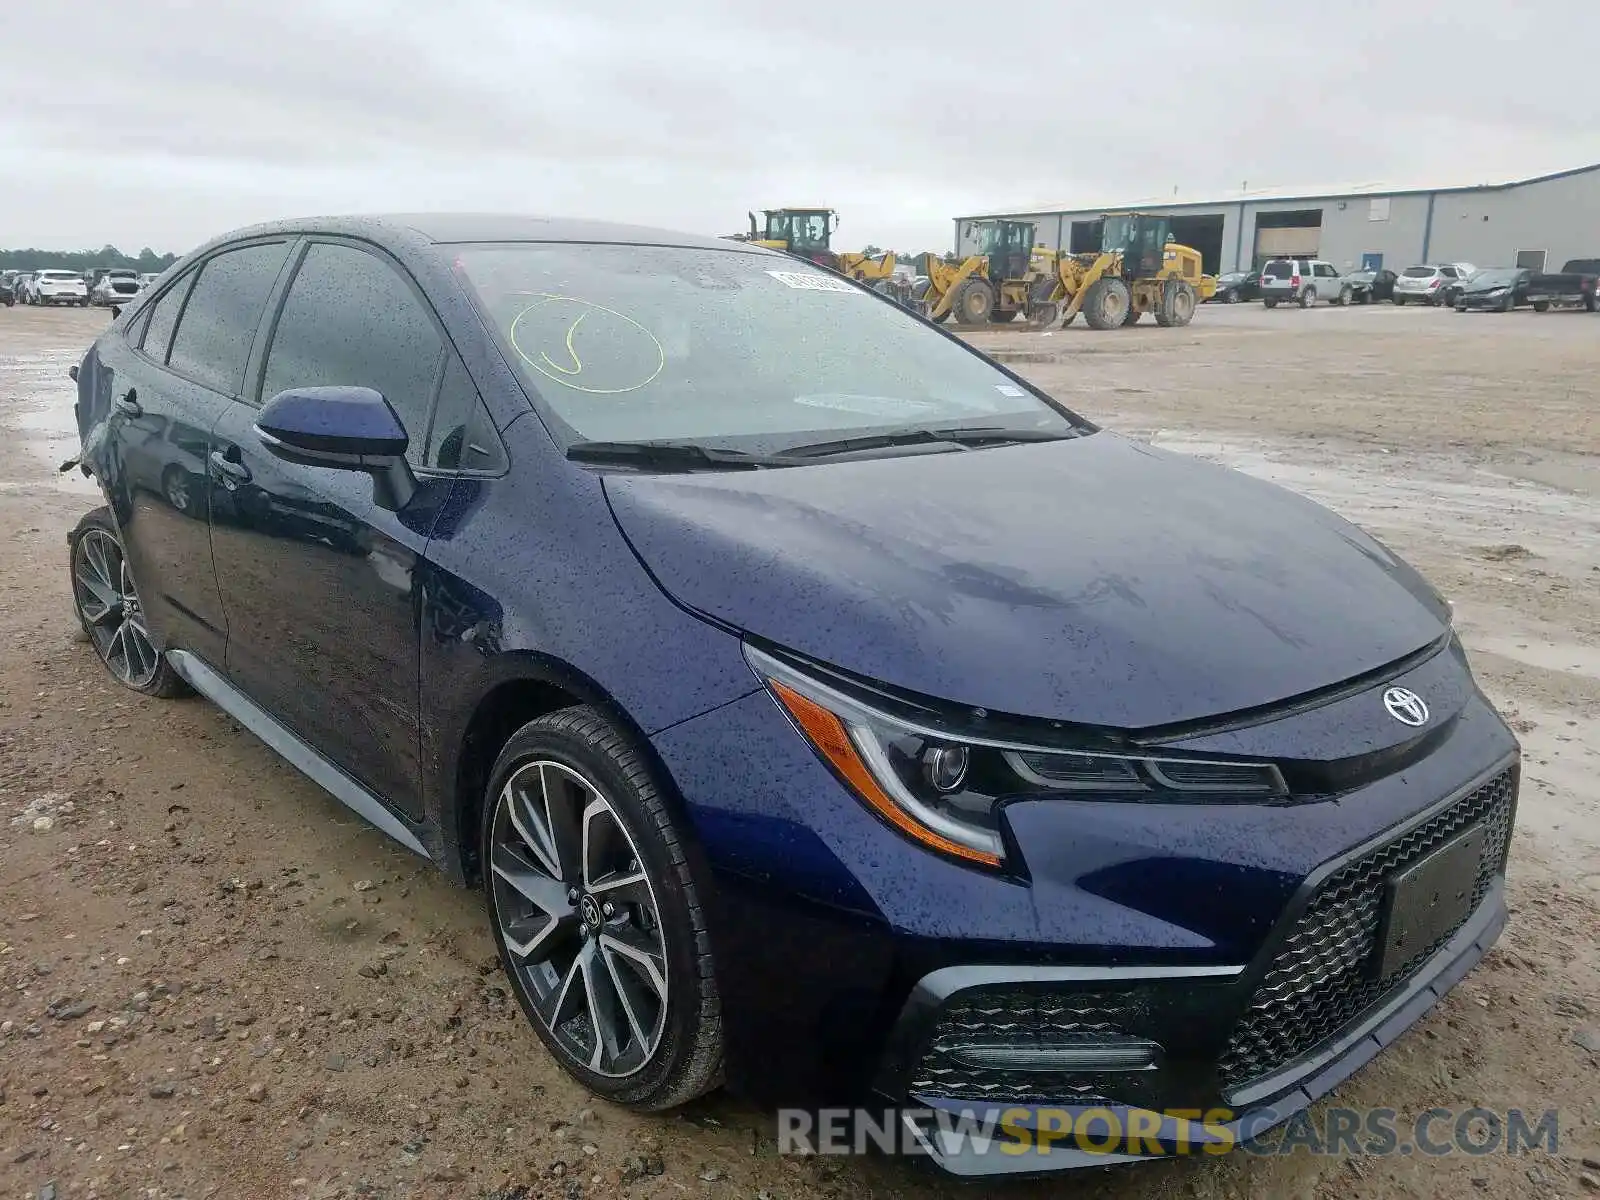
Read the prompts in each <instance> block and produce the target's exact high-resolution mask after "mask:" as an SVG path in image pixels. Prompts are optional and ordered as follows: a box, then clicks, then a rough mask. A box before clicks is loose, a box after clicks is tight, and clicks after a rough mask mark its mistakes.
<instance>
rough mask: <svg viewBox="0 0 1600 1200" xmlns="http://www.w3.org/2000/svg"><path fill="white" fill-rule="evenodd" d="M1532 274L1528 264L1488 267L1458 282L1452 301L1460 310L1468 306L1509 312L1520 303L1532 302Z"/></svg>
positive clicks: (1458, 310) (1468, 307)
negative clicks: (1529, 294) (1529, 281)
mask: <svg viewBox="0 0 1600 1200" xmlns="http://www.w3.org/2000/svg"><path fill="white" fill-rule="evenodd" d="M1532 275H1533V272H1532V271H1529V270H1528V269H1527V268H1526V267H1486V268H1484V269H1483V270H1481V271H1477V272H1474V273H1473V276H1472V278H1471V279H1469V280H1467V281H1466V282H1465V283H1462V284H1460V285H1458V286H1459V290H1458V291H1457V292H1456V294H1455V297H1454V299H1453V300H1452V301H1451V304H1452V306H1453V307H1454V308H1455V310H1456V311H1457V312H1466V311H1467V310H1468V309H1493V310H1494V311H1495V312H1510V311H1511V310H1512V309H1513V308H1516V307H1518V306H1519V305H1524V304H1528V303H1531V301H1529V299H1528V280H1529V278H1530V277H1531V276H1532Z"/></svg>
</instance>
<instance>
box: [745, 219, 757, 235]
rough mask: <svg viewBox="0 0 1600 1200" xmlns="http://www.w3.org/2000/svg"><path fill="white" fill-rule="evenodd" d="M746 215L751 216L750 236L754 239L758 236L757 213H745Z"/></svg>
mask: <svg viewBox="0 0 1600 1200" xmlns="http://www.w3.org/2000/svg"><path fill="white" fill-rule="evenodd" d="M745 216H747V217H749V218H750V238H751V240H752V241H754V240H755V237H756V215H755V213H745Z"/></svg>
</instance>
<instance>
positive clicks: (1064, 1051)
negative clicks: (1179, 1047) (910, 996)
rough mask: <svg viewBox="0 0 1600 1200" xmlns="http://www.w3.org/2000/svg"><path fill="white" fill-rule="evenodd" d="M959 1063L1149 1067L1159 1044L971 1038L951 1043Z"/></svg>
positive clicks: (995, 1067) (1000, 1067)
mask: <svg viewBox="0 0 1600 1200" xmlns="http://www.w3.org/2000/svg"><path fill="white" fill-rule="evenodd" d="M950 1057H951V1058H953V1059H955V1060H956V1061H957V1062H959V1063H961V1064H962V1065H963V1066H968V1067H975V1068H978V1069H980V1070H992V1071H1052V1072H1063V1071H1153V1070H1155V1069H1156V1068H1157V1067H1158V1066H1159V1065H1160V1059H1161V1046H1160V1045H1159V1044H1158V1043H1156V1042H1152V1041H1147V1040H1146V1039H1144V1038H1132V1037H1118V1036H1115V1035H1103V1034H1102V1035H1096V1034H1091V1035H1086V1036H1081V1037H1066V1038H1050V1039H1048V1040H1043V1041H1036V1042H972V1043H968V1044H966V1045H961V1046H953V1047H951V1049H950Z"/></svg>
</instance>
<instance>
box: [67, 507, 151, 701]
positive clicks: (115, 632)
mask: <svg viewBox="0 0 1600 1200" xmlns="http://www.w3.org/2000/svg"><path fill="white" fill-rule="evenodd" d="M72 559H73V561H72V591H73V600H74V601H75V603H76V604H77V608H78V614H79V616H80V617H82V618H83V623H84V627H85V628H86V629H88V631H89V639H90V641H92V642H93V643H94V648H95V652H96V653H97V654H99V655H100V659H101V661H102V662H104V663H105V664H106V666H107V668H109V669H110V671H111V673H112V674H113V675H115V676H116V677H117V678H118V679H120V680H121V681H122V682H123V683H125V684H127V685H128V686H129V687H131V688H144V687H147V686H149V684H150V682H151V680H153V679H154V678H155V675H156V671H157V670H158V669H159V668H160V666H161V656H160V654H158V653H157V652H156V648H155V646H154V644H152V642H151V641H150V632H149V630H148V629H147V628H146V627H145V623H144V611H143V609H141V608H140V606H139V593H138V592H137V591H136V590H135V588H134V586H133V576H132V574H131V573H130V572H129V570H128V560H127V558H126V557H125V556H124V555H123V553H122V546H121V545H120V544H119V543H118V541H117V539H116V538H115V537H113V536H112V535H111V534H109V533H107V532H106V531H105V530H103V529H89V530H86V531H85V532H84V534H83V536H82V537H80V538H79V539H78V542H77V545H76V546H75V547H74V548H73V555H72Z"/></svg>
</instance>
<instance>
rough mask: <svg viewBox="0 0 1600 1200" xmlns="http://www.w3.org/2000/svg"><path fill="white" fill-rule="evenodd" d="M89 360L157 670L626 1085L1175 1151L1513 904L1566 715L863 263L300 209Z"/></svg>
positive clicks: (1337, 523) (1411, 1013)
mask: <svg viewBox="0 0 1600 1200" xmlns="http://www.w3.org/2000/svg"><path fill="white" fill-rule="evenodd" d="M77 380H78V423H79V428H80V431H81V434H82V439H83V460H82V461H83V465H84V469H85V470H86V471H87V472H90V473H92V474H93V476H94V477H95V478H96V479H97V480H98V481H99V483H100V484H101V486H102V488H103V490H104V494H105V500H106V505H105V507H103V508H100V509H97V510H95V511H94V512H92V513H90V514H88V515H87V516H86V517H85V518H84V519H83V522H82V523H81V524H80V525H79V527H78V528H77V530H76V531H75V532H74V533H73V534H72V537H71V565H72V584H73V594H74V597H75V600H76V604H77V608H78V613H79V615H80V617H81V619H82V621H83V625H84V628H85V629H86V630H87V632H88V634H89V637H90V640H91V642H92V644H93V646H94V648H95V649H96V650H97V651H98V653H99V655H100V657H101V658H102V659H103V660H104V662H105V664H106V666H107V667H108V668H109V669H110V670H111V671H112V672H113V673H114V674H115V675H116V676H117V677H118V678H119V679H120V680H121V681H122V682H123V683H125V684H126V685H127V686H129V687H131V688H133V689H135V690H137V691H140V692H144V693H147V694H150V695H158V696H174V695H178V694H181V693H183V692H185V691H187V690H189V689H193V690H195V691H198V692H200V693H202V694H203V695H205V696H206V697H208V698H209V699H211V700H212V701H214V702H215V703H217V704H218V705H220V706H221V707H222V708H224V709H225V710H227V711H228V712H229V713H230V714H232V715H233V717H234V718H235V719H237V720H238V721H239V722H240V723H242V724H243V725H245V726H247V727H248V728H250V729H251V730H252V731H254V732H255V733H256V734H257V735H259V736H260V737H261V738H262V739H263V740H264V741H266V742H267V743H268V744H270V745H271V746H273V747H274V748H275V749H276V750H278V751H279V752H280V753H282V754H283V755H284V757H286V758H287V759H288V760H289V761H290V762H292V763H293V764H294V765H295V766H297V767H299V768H300V769H301V770H302V771H304V772H305V773H306V774H307V775H309V776H310V777H311V778H313V779H315V780H316V781H317V782H318V783H320V784H322V785H323V786H324V787H325V788H327V790H328V791H329V792H331V793H332V794H333V795H334V796H336V797H337V798H338V799H339V800H341V801H342V802H344V803H345V804H347V805H348V806H349V807H351V808H352V809H354V810H355V811H357V812H358V813H360V814H362V815H363V816H364V817H366V818H367V819H368V820H369V821H371V822H372V823H373V824H374V825H376V826H377V827H378V828H380V829H382V830H383V831H384V832H385V833H387V834H388V835H389V836H390V837H392V838H394V839H395V840H396V841H398V842H400V843H401V844H403V845H405V846H407V847H409V848H410V849H411V850H413V851H414V852H416V853H417V854H419V855H421V856H424V857H426V858H429V859H431V860H432V861H433V862H435V863H436V864H438V866H439V867H440V868H441V869H443V870H444V871H445V872H447V873H448V874H449V875H450V876H452V877H453V878H455V879H456V880H459V881H460V882H462V883H464V884H470V885H474V886H478V887H481V888H483V890H484V893H485V895H486V897H487V901H488V912H489V918H490V923H491V926H492V928H493V930H494V935H495V938H496V940H497V943H498V945H499V949H500V954H501V958H502V962H503V964H504V967H505V971H506V975H507V977H508V978H509V980H510V981H511V986H512V987H513V989H514V991H515V994H516V996H517V998H518V1000H519V1001H520V1002H521V1004H522V1007H523V1009H524V1010H525V1012H526V1014H527V1017H528V1020H529V1022H530V1023H531V1024H532V1026H533V1028H534V1030H535V1031H536V1032H537V1033H538V1035H539V1037H540V1038H542V1039H543V1041H544V1042H545V1044H546V1045H547V1046H548V1048H549V1050H550V1052H551V1053H552V1054H553V1055H554V1056H555V1057H556V1058H557V1059H558V1060H559V1061H560V1063H561V1064H562V1066H563V1067H565V1068H566V1070H568V1071H569V1072H570V1073H571V1074H572V1075H573V1076H574V1077H575V1078H577V1079H578V1080H579V1081H580V1082H581V1083H582V1084H583V1085H584V1086H585V1087H587V1088H589V1089H591V1090H592V1091H593V1092H595V1093H596V1094H598V1095H601V1096H604V1097H606V1098H608V1099H610V1100H613V1101H616V1102H618V1103H621V1104H627V1105H631V1106H634V1107H637V1108H641V1109H663V1108H667V1107H670V1106H673V1105H677V1104H681V1103H682V1102H684V1101H686V1100H689V1099H691V1098H692V1097H694V1096H696V1095H699V1094H701V1093H703V1092H706V1091H707V1090H709V1089H711V1088H713V1087H715V1086H716V1085H717V1084H718V1083H719V1082H721V1081H723V1080H726V1081H727V1083H728V1084H729V1085H731V1086H733V1087H736V1088H738V1089H740V1090H741V1091H743V1092H745V1093H747V1094H752V1095H754V1096H756V1097H758V1098H760V1099H762V1100H764V1101H767V1102H772V1103H799V1104H821V1103H824V1102H834V1101H849V1100H855V1099H860V1098H863V1097H866V1098H873V1097H875V1098H876V1100H875V1101H874V1102H877V1103H889V1104H894V1105H903V1106H907V1107H908V1108H915V1109H919V1110H923V1111H935V1112H942V1113H946V1114H952V1113H954V1114H960V1113H971V1112H973V1111H977V1112H978V1113H979V1114H980V1116H981V1114H983V1113H989V1114H991V1115H992V1114H993V1113H994V1112H996V1111H997V1110H1004V1111H1006V1112H1008V1113H1009V1114H1010V1117H1009V1125H1010V1126H1012V1127H1016V1128H1021V1129H1023V1130H1026V1129H1027V1128H1028V1127H1029V1122H1031V1121H1034V1120H1036V1119H1038V1114H1040V1113H1042V1112H1045V1111H1047V1110H1048V1109H1049V1108H1050V1107H1051V1106H1057V1107H1059V1106H1067V1107H1071V1108H1075V1109H1082V1108H1084V1107H1103V1108H1109V1109H1111V1110H1112V1111H1114V1112H1121V1113H1138V1114H1142V1116H1143V1118H1144V1119H1146V1120H1147V1122H1148V1121H1153V1122H1154V1125H1149V1126H1148V1128H1150V1129H1153V1130H1154V1131H1155V1132H1154V1134H1153V1139H1154V1140H1152V1141H1151V1142H1150V1143H1149V1144H1148V1145H1146V1146H1145V1147H1144V1149H1143V1152H1145V1153H1149V1152H1152V1151H1153V1150H1157V1149H1171V1148H1173V1147H1174V1146H1175V1145H1176V1144H1177V1142H1178V1141H1179V1140H1181V1138H1182V1137H1183V1136H1185V1135H1184V1134H1183V1132H1182V1129H1181V1128H1180V1125H1179V1121H1180V1118H1177V1117H1173V1116H1170V1115H1152V1114H1171V1113H1172V1112H1174V1111H1177V1110H1215V1109H1219V1108H1220V1109H1224V1110H1226V1113H1227V1116H1226V1118H1224V1119H1219V1121H1218V1122H1215V1123H1214V1124H1213V1126H1212V1127H1211V1128H1210V1129H1209V1130H1208V1131H1207V1132H1206V1133H1205V1135H1204V1136H1208V1137H1210V1136H1223V1135H1230V1136H1231V1134H1230V1133H1229V1131H1230V1130H1231V1131H1235V1132H1238V1131H1242V1132H1245V1133H1248V1132H1252V1131H1257V1130H1259V1129H1260V1128H1262V1127H1264V1126H1265V1125H1269V1124H1271V1123H1273V1122H1275V1121H1280V1120H1283V1119H1284V1118H1286V1117H1287V1116H1289V1115H1290V1114H1292V1113H1294V1112H1295V1111H1297V1110H1298V1109H1300V1108H1303V1107H1304V1106H1305V1105H1307V1104H1309V1103H1310V1102H1311V1100H1313V1099H1314V1098H1315V1097H1317V1096H1318V1095H1321V1094H1322V1093H1324V1092H1326V1091H1327V1090H1328V1089H1330V1088H1332V1087H1333V1086H1334V1085H1336V1084H1337V1083H1338V1082H1339V1081H1340V1080H1342V1079H1343V1078H1345V1077H1346V1076H1348V1075H1349V1074H1350V1073H1351V1072H1352V1071H1354V1070H1355V1069H1357V1068H1358V1067H1359V1066H1361V1065H1362V1064H1363V1063H1364V1062H1366V1061H1367V1060H1368V1059H1370V1058H1371V1057H1372V1056H1373V1054H1375V1053H1376V1052H1377V1051H1378V1050H1379V1048H1380V1047H1381V1046H1383V1045H1384V1044H1386V1043H1388V1042H1389V1041H1391V1040H1393V1039H1394V1038H1395V1037H1396V1036H1398V1035H1399V1033H1400V1032H1401V1031H1402V1030H1404V1029H1405V1028H1406V1027H1407V1026H1409V1025H1410V1024H1411V1023H1412V1022H1414V1021H1415V1020H1416V1019H1417V1018H1418V1017H1419V1016H1421V1014H1422V1013H1423V1012H1424V1011H1425V1010H1426V1009H1427V1008H1428V1007H1429V1006H1430V1005H1431V1004H1433V1003H1434V1002H1435V1001H1436V1000H1437V999H1438V997H1439V996H1440V995H1442V994H1443V992H1444V991H1445V990H1446V989H1447V988H1449V987H1450V986H1451V985H1453V984H1454V983H1455V982H1456V981H1457V980H1458V979H1459V978H1460V977H1461V976H1462V975H1463V974H1464V973H1465V972H1466V971H1467V970H1468V969H1469V968H1470V967H1471V966H1472V965H1473V964H1474V963H1475V962H1476V961H1477V960H1478V959H1479V957H1481V956H1482V954H1483V953H1484V951H1485V950H1486V949H1487V948H1488V946H1489V945H1490V944H1491V943H1492V942H1493V940H1494V939H1495V937H1496V936H1497V935H1498V934H1499V932H1500V929H1501V927H1502V925H1503V924H1504V921H1505V900H1504V883H1503V879H1504V866H1505V857H1506V849H1507V845H1508V842H1509V838H1510V831H1511V824H1512V818H1513V810H1514V807H1515V803H1516V792H1517V770H1518V767H1517V762H1518V759H1517V744H1516V741H1515V740H1514V738H1513V737H1512V735H1511V733H1510V732H1509V731H1508V730H1507V728H1506V726H1505V725H1504V724H1503V723H1502V722H1501V720H1500V719H1499V717H1498V716H1497V715H1496V714H1495V712H1494V711H1493V709H1492V708H1491V707H1490V706H1489V704H1488V703H1487V702H1486V701H1485V699H1484V697H1483V695H1482V694H1481V693H1480V692H1479V690H1478V688H1477V686H1476V685H1475V684H1474V682H1473V679H1472V676H1471V674H1470V672H1469V670H1468V667H1467V663H1466V661H1465V658H1464V656H1463V653H1462V649H1461V645H1460V643H1459V642H1458V641H1457V640H1456V638H1455V636H1454V634H1453V632H1452V628H1451V618H1450V610H1449V607H1448V606H1447V605H1446V603H1445V602H1444V601H1443V600H1441V599H1440V597H1439V596H1438V595H1437V594H1436V593H1435V592H1434V591H1433V590H1432V589H1431V588H1430V587H1429V586H1428V585H1427V583H1425V582H1424V581H1423V580H1422V579H1421V578H1420V577H1419V576H1418V575H1417V573H1416V572H1414V571H1413V570H1412V569H1411V568H1409V567H1408V566H1406V565H1405V564H1404V563H1402V562H1400V561H1399V560H1398V559H1396V558H1395V557H1394V556H1393V555H1392V554H1390V553H1389V552H1388V550H1386V549H1385V548H1384V547H1383V546H1382V545H1380V544H1379V543H1378V542H1376V541H1374V540H1373V539H1372V538H1370V537H1368V536H1367V535H1365V534H1363V533H1362V532H1361V531H1360V530H1358V529H1356V528H1355V527H1353V526H1352V525H1350V524H1349V523H1347V522H1345V521H1343V520H1341V519H1339V518H1338V517H1336V516H1334V515H1333V514H1332V513H1330V512H1327V511H1326V510H1324V509H1322V508H1319V507H1318V506H1316V505H1314V504H1312V503H1310V502H1309V501H1306V500H1303V499H1301V498H1299V497H1297V496H1295V495H1292V494H1290V493H1288V492H1284V491H1281V490H1279V489H1277V488H1275V487H1272V486H1270V485H1268V484H1266V483H1262V482H1258V481H1256V480H1254V479H1251V478H1248V477H1246V476H1244V475H1241V474H1237V473H1234V472H1231V471H1227V470H1223V469H1221V468H1217V467H1214V466H1210V465H1207V464H1205V463H1202V462H1199V461H1197V460H1194V459H1190V458H1185V457H1181V456H1175V455H1172V454H1168V453H1164V452H1162V451H1160V450H1156V449H1152V448H1150V447H1148V446H1144V445H1141V444H1139V443H1136V442H1132V441H1128V440H1126V439H1124V438H1121V437H1118V436H1117V435H1115V434H1112V433H1108V432H1103V431H1100V430H1098V429H1096V428H1095V427H1094V426H1093V425H1092V424H1090V423H1089V422H1088V421H1085V420H1084V419H1083V418H1081V417H1078V416H1076V415H1074V414H1073V413H1072V412H1070V411H1068V410H1067V409H1066V408H1064V407H1062V406H1061V405H1060V404H1059V403H1058V402H1057V401H1055V400H1054V399H1052V398H1051V397H1049V396H1046V395H1044V394H1042V393H1040V392H1039V391H1038V390H1037V389H1036V388H1034V387H1033V386H1032V385H1030V384H1029V383H1027V382H1026V381H1025V380H1023V379H1021V378H1019V377H1018V376H1016V375H1014V374H1012V373H1010V372H1009V371H1007V370H1006V369H1005V368H1003V367H1001V366H999V365H997V364H996V363H994V362H991V361H990V360H989V359H987V358H985V357H984V356H983V355H981V354H979V353H977V352H975V351H973V350H972V349H970V348H969V347H967V346H966V345H964V344H963V343H962V342H960V341H959V340H957V339H955V338H953V337H951V336H949V335H947V334H945V333H943V332H942V331H940V330H939V329H937V328H935V327H933V326H932V325H929V324H927V323H926V322H924V321H923V320H921V319H920V318H918V317H916V316H914V315H912V314H911V313H909V312H907V311H906V310H905V309H903V308H901V307H899V306H897V305H895V304H893V303H889V302H887V301H885V300H884V299H883V298H882V297H879V296H876V295H875V294H873V293H871V292H870V291H867V290H864V289H862V288H860V287H858V286H856V285H855V284H853V283H851V282H850V281H848V280H845V279H843V278H842V277H840V276H838V275H836V274H833V273H831V272H828V271H826V270H824V269H821V268H818V267H816V266H814V265H812V264H808V263H803V262H799V261H797V260H795V259H793V258H789V257H786V256H783V255H780V254H775V253H772V252H769V251H765V250H762V249H761V248H759V247H755V246H750V245H746V244H742V243H737V242H732V241H713V240H708V239H700V238H693V237H685V236H682V235H678V234H672V233H665V232H661V231H658V230H652V229H639V228H631V227H620V226H614V225H601V224H593V223H587V222H560V221H544V220H534V219H522V218H499V217H478V216H427V217H393V218H381V219H380V218H342V219H330V220H305V221H294V222H286V223H281V224H273V225H267V226H261V227H257V228H253V229H248V230H244V231H241V232H239V233H236V234H232V235H229V236H227V237H225V238H222V239H219V240H217V241H215V242H213V243H211V244H209V245H207V246H205V247H203V248H202V249H200V250H197V251H195V252H194V253H193V254H191V255H190V256H189V257H188V258H186V259H185V260H183V261H182V262H180V263H179V264H178V265H176V266H175V267H173V268H172V269H170V270H169V271H167V272H166V274H165V275H164V277H163V280H162V284H161V287H160V288H159V290H154V291H152V292H150V293H149V294H147V295H144V296H141V297H140V299H139V300H138V301H137V302H136V303H135V304H134V305H133V306H132V307H130V308H129V309H127V310H126V311H124V312H123V313H122V314H121V315H120V316H119V318H118V319H117V320H116V321H115V322H114V323H113V324H112V326H111V327H110V328H108V329H107V331H106V332H105V333H104V334H103V335H102V336H101V337H100V338H99V340H98V341H97V342H96V343H95V345H94V346H93V348H92V349H91V350H90V351H89V353H88V355H87V356H86V357H85V359H84V360H83V363H82V364H81V367H80V368H79V370H78V373H77ZM1019 1113H1020V1114H1021V1115H1020V1116H1019V1115H1018V1114H1019ZM932 1148H933V1150H934V1153H935V1155H936V1157H937V1158H938V1159H939V1161H940V1162H941V1163H942V1164H943V1165H944V1166H945V1167H947V1168H948V1169H950V1170H953V1171H958V1172H964V1173H985V1172H1000V1171H1012V1170H1038V1169H1041V1168H1048V1167H1051V1166H1059V1165H1067V1164H1069V1163H1072V1162H1077V1161H1084V1160H1085V1157H1086V1156H1085V1155H1083V1154H1081V1153H1080V1154H1077V1155H1075V1156H1074V1155H1069V1154H1067V1153H1064V1152H1058V1153H1057V1154H1055V1155H1053V1156H1051V1157H1048V1158H1043V1157H1040V1158H1030V1157H1027V1156H1019V1155H1014V1154H1001V1153H984V1152H983V1151H982V1148H981V1147H980V1146H977V1145H975V1144H968V1143H963V1142H961V1141H959V1139H957V1140H950V1139H945V1140H943V1141H941V1140H939V1139H937V1138H936V1139H934V1141H933V1146H932ZM1135 1149H1136V1150H1137V1149H1138V1147H1135Z"/></svg>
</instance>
